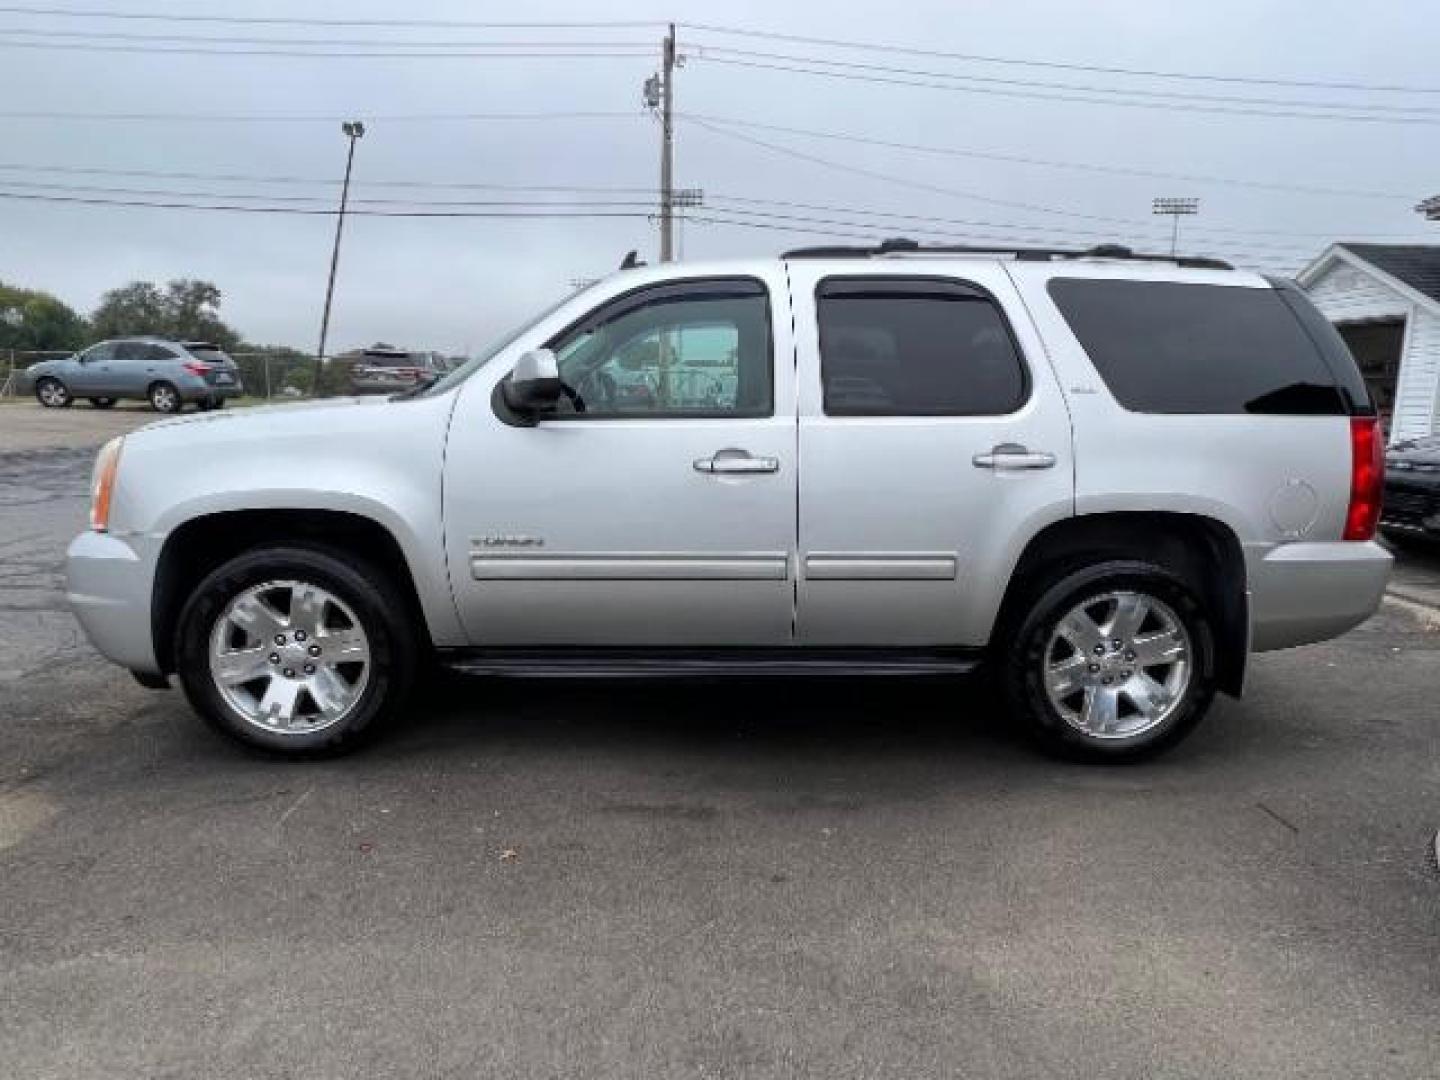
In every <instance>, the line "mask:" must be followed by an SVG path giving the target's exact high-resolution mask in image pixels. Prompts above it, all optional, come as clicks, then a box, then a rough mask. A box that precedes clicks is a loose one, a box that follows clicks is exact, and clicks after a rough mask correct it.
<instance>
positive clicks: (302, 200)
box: [0, 166, 1311, 251]
mask: <svg viewBox="0 0 1440 1080" xmlns="http://www.w3.org/2000/svg"><path fill="white" fill-rule="evenodd" d="M0 168H3V166H0ZM162 175H165V174H162ZM191 175H192V177H195V175H196V174H191ZM166 178H173V174H171V175H169V176H166ZM0 186H3V187H6V188H11V189H14V188H25V189H28V190H30V191H41V192H49V193H55V192H59V193H64V194H76V193H84V194H88V195H102V196H110V197H116V196H128V197H141V198H147V199H185V200H204V201H206V202H217V201H224V200H234V201H240V202H245V203H257V202H258V203H262V204H263V203H267V202H268V203H270V204H272V205H273V204H288V205H289V206H295V205H300V206H304V205H307V204H314V203H317V202H323V203H325V204H327V205H328V203H329V199H330V196H329V195H283V194H282V195H277V194H274V193H270V192H266V193H240V192H215V191H190V190H175V189H173V188H136V187H115V186H104V185H94V184H59V183H54V182H46V181H25V180H5V181H0ZM646 194H648V193H646ZM710 198H711V199H712V201H714V202H716V203H719V204H721V208H722V209H724V210H726V211H727V212H731V213H743V214H754V215H757V216H762V217H772V216H780V217H789V218H793V219H794V220H806V221H817V222H820V223H823V224H846V225H853V226H857V227H863V228H876V229H889V228H892V227H893V226H892V225H890V224H885V223H883V221H867V220H863V219H885V220H888V221H890V222H906V223H920V224H922V225H927V226H933V225H959V226H964V227H967V228H976V227H979V228H982V229H1008V230H1015V231H1020V232H1031V233H1040V234H1043V235H1046V236H1054V235H1057V234H1068V235H1072V236H1082V237H1086V238H1088V239H1089V240H1091V241H1093V242H1098V241H1101V240H1114V239H1116V236H1115V232H1114V230H1113V229H1112V230H1103V229H1099V228H1092V229H1073V228H1066V227H1064V226H1054V225H1048V224H1044V223H1030V222H1013V221H984V220H973V219H967V218H947V217H936V216H934V215H928V214H910V213H904V212H900V211H886V210H875V209H870V208H864V207H853V206H835V205H832V204H823V203H809V202H796V201H787V200H779V199H764V198H756V197H751V196H743V195H713V196H710ZM350 202H351V204H352V205H356V206H392V207H393V206H399V207H406V208H410V209H442V208H443V209H453V208H477V207H484V208H516V209H629V210H645V211H649V210H650V208H651V205H652V204H651V200H650V199H649V198H643V199H642V198H633V199H604V200H602V199H548V200H542V199H440V200H437V199H423V200H422V199H414V198H378V199H377V198H355V199H351V200H350ZM725 204H733V205H725ZM755 207H759V208H762V209H752V208H755ZM766 207H768V208H778V209H779V210H781V211H790V210H810V211H818V212H820V213H828V214H841V215H847V216H848V217H850V218H851V219H852V220H849V221H845V222H843V223H842V222H838V221H834V220H833V219H817V218H800V217H799V216H796V215H791V214H785V213H782V214H779V215H775V214H772V213H770V212H769V211H767V210H765V209H763V208H766ZM285 208H287V207H283V206H277V207H276V209H277V210H278V209H285ZM856 217H858V218H861V219H862V220H859V221H855V220H853V219H854V218H856ZM1138 225H1139V223H1137V226H1138ZM899 227H901V228H904V227H906V226H899ZM1142 232H1143V230H1142V229H1141V228H1139V227H1136V228H1132V229H1131V231H1130V233H1129V234H1127V235H1131V236H1139V235H1142ZM1158 239H1159V237H1158V236H1145V237H1144V242H1146V243H1149V242H1153V241H1156V240H1158ZM1249 246H1250V247H1252V248H1268V249H1270V250H1276V251H1295V250H1306V251H1308V250H1310V249H1311V246H1310V245H1305V246H1297V245H1278V246H1277V245H1273V244H1270V245H1266V244H1256V243H1254V242H1251V243H1250V245H1249Z"/></svg>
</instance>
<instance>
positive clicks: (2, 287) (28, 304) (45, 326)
mask: <svg viewBox="0 0 1440 1080" xmlns="http://www.w3.org/2000/svg"><path fill="white" fill-rule="evenodd" d="M84 341H85V320H84V319H82V318H81V317H80V316H79V315H77V314H76V313H75V311H74V310H73V309H72V308H70V307H69V306H68V305H66V304H65V303H63V302H62V301H60V300H58V299H56V298H55V297H53V296H51V295H50V294H49V293H43V292H37V291H35V290H33V289H20V288H16V287H14V286H10V285H6V284H5V283H4V282H0V349H37V350H39V349H55V350H57V351H58V350H61V349H78V348H79V347H80V346H81V345H82V344H83V343H84Z"/></svg>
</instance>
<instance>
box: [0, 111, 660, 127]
mask: <svg viewBox="0 0 1440 1080" xmlns="http://www.w3.org/2000/svg"><path fill="white" fill-rule="evenodd" d="M362 115H363V116H364V117H365V119H366V122H367V123H375V122H378V123H386V124H398V123H430V122H439V123H449V122H463V123H470V122H474V121H495V122H510V121H515V122H521V123H529V122H532V121H535V120H635V119H638V118H641V117H643V116H644V115H645V114H644V113H642V112H613V111H612V112H529V113H369V112H366V113H363V114H362ZM344 119H345V117H344V116H341V115H340V114H338V113H335V114H330V115H324V116H321V115H315V114H309V115H307V114H301V113H268V114H266V113H228V114H227V113H219V114H216V113H87V112H51V111H30V110H24V111H8V112H0V120H82V121H97V122H109V121H123V122H132V121H133V122H151V121H154V122H158V123H167V124H169V123H195V124H249V123H257V124H268V123H276V124H337V123H340V122H342V121H343V120H344Z"/></svg>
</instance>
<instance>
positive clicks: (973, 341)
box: [816, 277, 1029, 416]
mask: <svg viewBox="0 0 1440 1080" xmlns="http://www.w3.org/2000/svg"><path fill="white" fill-rule="evenodd" d="M816 305H817V308H818V314H819V322H820V377H821V380H822V384H823V390H824V404H825V413H826V415H828V416H995V415H1001V414H1004V413H1010V412H1014V411H1015V410H1016V409H1018V408H1019V407H1020V406H1021V405H1022V404H1024V402H1025V398H1026V396H1027V395H1028V393H1029V384H1028V381H1027V376H1026V371H1025V365H1024V363H1023V361H1022V360H1021V359H1020V352H1019V349H1018V348H1017V347H1016V344H1015V339H1014V337H1013V335H1012V334H1011V333H1010V327H1009V325H1008V324H1007V323H1006V321H1005V316H1004V315H1003V314H1002V313H1001V311H1000V308H999V306H998V305H997V304H996V302H995V301H994V299H992V298H991V297H990V295H989V294H988V293H986V292H985V291H984V290H982V289H980V288H977V287H975V286H973V285H966V284H963V283H961V282H958V281H950V280H946V279H938V278H897V277H879V278H859V277H854V278H851V277H846V278H827V279H825V280H824V281H822V282H820V285H819V287H818V288H817V290H816Z"/></svg>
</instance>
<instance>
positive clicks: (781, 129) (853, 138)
mask: <svg viewBox="0 0 1440 1080" xmlns="http://www.w3.org/2000/svg"><path fill="white" fill-rule="evenodd" d="M680 115H681V117H682V119H693V120H707V121H709V122H710V123H712V124H723V125H726V126H730V127H739V128H750V129H753V130H756V131H773V132H777V133H780V134H784V135H800V136H804V137H805V138H810V139H828V140H834V141H839V142H850V143H860V144H862V145H865V146H880V147H884V148H886V149H890V150H910V151H914V152H915V153H920V154H941V155H944V156H947V157H963V158H975V159H977V160H981V161H1003V162H1007V163H1010V164H1016V165H1038V166H1043V167H1046V168H1055V169H1075V170H1079V171H1082V172H1095V173H1108V174H1114V175H1118V176H1136V177H1144V178H1146V179H1151V180H1181V181H1184V182H1186V183H1198V184H1224V185H1228V186H1232V187H1244V188H1256V189H1260V190H1264V191H1290V192H1299V193H1302V194H1306V195H1327V196H1336V195H1340V196H1349V197H1353V198H1361V199H1405V200H1407V201H1409V200H1411V199H1413V198H1414V194H1413V193H1411V192H1396V191H1364V190H1356V189H1353V188H1330V187H1318V186H1312V185H1302V184H1277V183H1271V182H1270V181H1266V180H1243V179H1238V178H1236V177H1227V176H1211V175H1206V174H1203V173H1202V174H1194V173H1188V174H1187V173H1173V172H1162V171H1160V170H1157V169H1133V168H1127V167H1125V166H1123V165H1099V164H1095V163H1093V162H1083V161H1055V160H1052V159H1047V158H1035V157H1027V156H1024V155H1020V154H1002V153H999V152H996V151H984V150H967V149H964V148H962V147H952V146H934V145H925V144H918V143H905V142H894V141H892V140H890V139H879V138H873V137H868V136H864V135H854V134H849V133H844V132H835V131H815V130H814V129H811V128H796V127H785V126H783V125H780V124H766V123H761V122H760V121H756V120H737V119H732V118H730V117H724V116H709V115H705V114H700V113H682V114H680Z"/></svg>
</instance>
